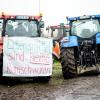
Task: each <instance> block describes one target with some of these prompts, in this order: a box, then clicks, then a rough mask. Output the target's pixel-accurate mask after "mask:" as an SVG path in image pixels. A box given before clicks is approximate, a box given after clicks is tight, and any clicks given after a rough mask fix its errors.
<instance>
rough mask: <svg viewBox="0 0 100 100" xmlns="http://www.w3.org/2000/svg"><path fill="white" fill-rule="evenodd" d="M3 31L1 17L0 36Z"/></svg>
mask: <svg viewBox="0 0 100 100" xmlns="http://www.w3.org/2000/svg"><path fill="white" fill-rule="evenodd" d="M2 31H3V19H0V37H1V36H2Z"/></svg>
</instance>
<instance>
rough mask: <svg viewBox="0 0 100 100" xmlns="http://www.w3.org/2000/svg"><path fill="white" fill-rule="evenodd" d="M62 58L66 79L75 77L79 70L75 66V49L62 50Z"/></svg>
mask: <svg viewBox="0 0 100 100" xmlns="http://www.w3.org/2000/svg"><path fill="white" fill-rule="evenodd" d="M60 56H61V65H62V73H63V77H64V79H69V78H73V77H75V76H76V75H77V68H76V66H75V57H74V48H61V54H60Z"/></svg>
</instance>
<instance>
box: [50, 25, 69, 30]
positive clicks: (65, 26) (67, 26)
mask: <svg viewBox="0 0 100 100" xmlns="http://www.w3.org/2000/svg"><path fill="white" fill-rule="evenodd" d="M50 28H55V29H59V28H61V26H60V25H56V26H50ZM64 28H69V25H64Z"/></svg>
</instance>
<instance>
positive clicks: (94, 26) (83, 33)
mask: <svg viewBox="0 0 100 100" xmlns="http://www.w3.org/2000/svg"><path fill="white" fill-rule="evenodd" d="M98 32H100V25H99V22H98V20H96V19H87V20H78V21H73V22H72V28H71V34H72V35H76V36H79V37H81V38H90V37H92V36H93V35H95V34H96V33H98Z"/></svg>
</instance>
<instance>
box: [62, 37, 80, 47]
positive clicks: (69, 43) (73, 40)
mask: <svg viewBox="0 0 100 100" xmlns="http://www.w3.org/2000/svg"><path fill="white" fill-rule="evenodd" d="M74 46H78V41H77V37H76V36H69V37H64V38H63V39H62V40H61V47H74Z"/></svg>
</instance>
